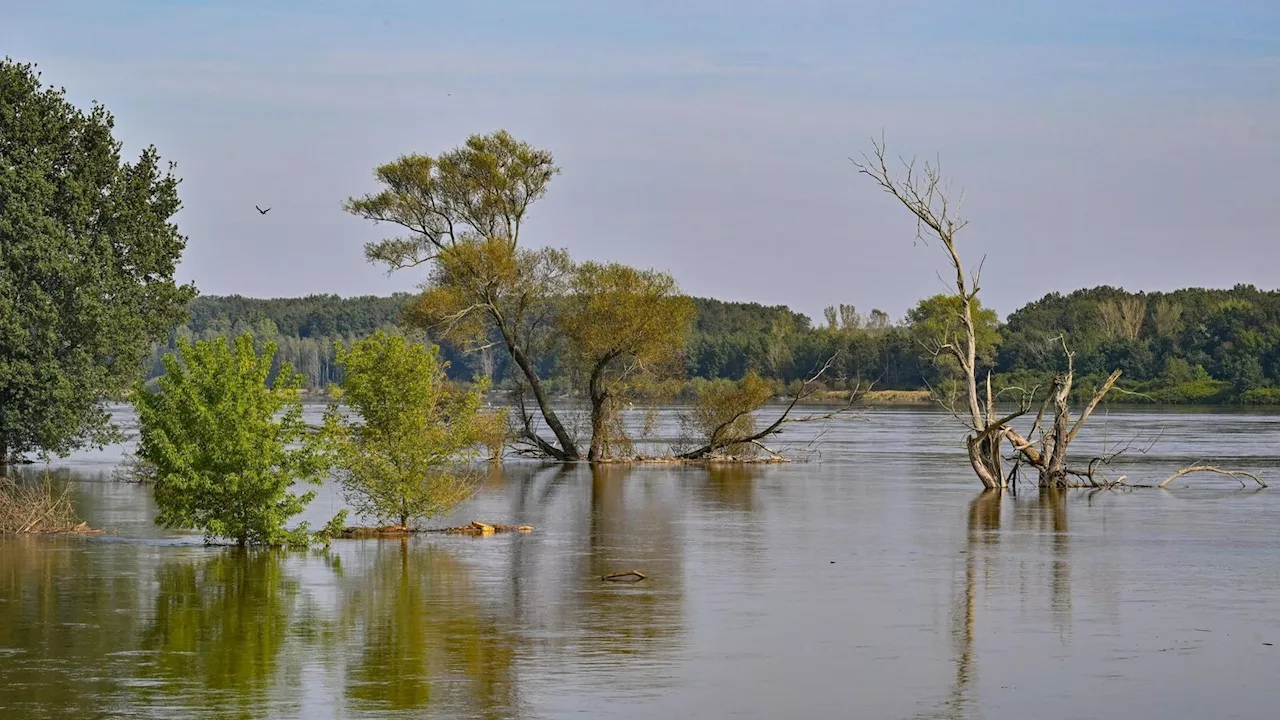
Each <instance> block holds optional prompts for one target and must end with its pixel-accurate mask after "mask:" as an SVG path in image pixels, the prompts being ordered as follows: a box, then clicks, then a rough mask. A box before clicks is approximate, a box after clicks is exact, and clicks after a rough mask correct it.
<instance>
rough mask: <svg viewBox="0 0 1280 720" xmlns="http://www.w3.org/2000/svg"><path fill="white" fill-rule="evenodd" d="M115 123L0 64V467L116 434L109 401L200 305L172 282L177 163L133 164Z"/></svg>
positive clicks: (17, 67)
mask: <svg viewBox="0 0 1280 720" xmlns="http://www.w3.org/2000/svg"><path fill="white" fill-rule="evenodd" d="M113 124H114V121H113V119H112V117H111V114H110V113H108V112H107V110H106V109H105V108H103V107H102V106H100V105H94V106H93V107H92V108H91V109H90V110H89V111H88V112H85V111H83V110H80V109H78V108H76V107H74V106H73V105H71V104H70V103H68V102H67V100H66V97H65V93H64V91H62V90H55V89H53V88H45V87H43V86H42V85H41V81H40V75H39V74H38V73H37V72H36V70H35V67H34V66H32V65H27V64H19V63H16V62H13V61H11V60H9V59H7V58H6V59H5V60H3V61H0V467H2V466H3V465H4V464H5V463H7V462H9V461H11V460H14V459H17V458H21V457H22V456H23V455H26V454H29V453H42V454H55V455H64V454H66V453H68V452H70V451H71V450H73V449H75V448H77V447H81V446H84V445H87V444H102V443H105V442H107V441H108V440H110V439H111V438H112V437H114V432H113V428H112V427H111V424H110V422H109V416H108V414H107V412H106V410H105V408H104V407H103V403H104V401H105V400H106V399H109V398H112V397H118V396H119V395H121V394H122V393H123V392H124V391H125V390H126V389H127V388H128V387H129V386H130V385H131V384H132V382H133V381H134V380H135V379H136V378H137V377H138V375H139V374H140V373H141V372H142V368H143V361H144V360H145V359H146V358H148V357H149V355H150V352H151V345H152V343H153V342H155V341H158V340H161V339H162V338H163V337H164V336H165V334H166V333H167V332H168V330H169V328H171V327H173V326H174V325H175V324H177V323H179V322H181V320H182V318H183V315H184V312H185V306H186V303H187V302H188V301H189V300H190V299H191V298H192V297H194V295H195V289H194V287H192V286H190V285H185V286H179V285H177V284H176V283H175V282H174V269H175V266H176V265H177V263H178V260H179V258H180V256H181V254H182V250H183V248H184V247H185V245H186V239H185V238H184V237H183V236H182V235H181V234H179V232H178V228H177V226H176V225H174V224H173V223H172V222H171V218H172V217H173V215H174V214H175V213H177V212H178V209H179V207H180V206H181V204H180V202H179V200H178V179H177V178H176V177H175V176H174V175H173V174H172V172H171V171H172V167H173V166H172V165H169V166H168V167H167V168H165V167H163V166H162V163H161V161H160V157H159V155H158V154H157V152H156V150H155V148H153V147H148V148H147V149H145V150H143V151H142V154H141V155H140V156H139V157H138V159H137V160H136V161H135V162H133V163H128V162H122V160H121V145H120V143H119V142H117V141H116V140H115V139H114V138H113V137H112V128H113Z"/></svg>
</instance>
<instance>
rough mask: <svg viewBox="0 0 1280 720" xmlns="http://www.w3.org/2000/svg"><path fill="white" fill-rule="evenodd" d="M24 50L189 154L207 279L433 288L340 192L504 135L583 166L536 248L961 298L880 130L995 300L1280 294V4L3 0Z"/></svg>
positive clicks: (873, 298)
mask: <svg viewBox="0 0 1280 720" xmlns="http://www.w3.org/2000/svg"><path fill="white" fill-rule="evenodd" d="M263 5H266V6H269V9H263V8H262V7H261V6H263ZM0 54H8V55H11V56H13V57H15V58H17V59H20V60H29V61H35V62H37V63H39V64H40V66H41V69H42V70H43V71H44V73H45V78H46V80H47V81H49V82H52V83H55V84H58V85H63V86H66V87H67V89H68V92H69V94H70V96H71V97H72V99H73V100H75V101H76V102H79V103H87V102H88V101H90V100H92V99H98V100H101V101H102V102H104V103H106V104H107V106H108V107H109V108H110V109H111V110H112V111H113V112H114V113H115V115H116V117H117V130H118V135H119V137H121V138H122V139H123V140H124V141H125V142H126V144H127V145H128V147H129V148H130V150H131V151H136V149H137V148H138V147H140V145H142V144H143V143H154V144H156V145H157V146H158V147H159V149H160V151H161V153H162V155H163V156H164V157H165V158H167V159H173V160H176V161H178V163H179V172H180V173H181V175H182V176H183V177H184V179H185V180H184V183H183V190H182V195H183V200H184V203H185V205H186V209H185V210H184V211H183V212H182V214H181V215H180V216H179V222H180V224H181V226H182V228H183V230H184V232H186V233H187V234H188V235H190V238H191V239H190V245H189V248H188V252H187V255H186V259H185V261H184V263H183V266H182V274H183V277H184V278H191V279H194V280H195V281H196V283H197V285H198V286H199V287H200V289H201V291H202V292H204V293H209V294H223V293H230V292H238V293H242V294H246V295H258V296H275V295H297V294H304V293H311V292H336V293H339V294H342V295H354V294H364V293H379V294H382V293H388V292H391V291H393V290H399V289H408V288H411V287H412V286H413V285H414V284H415V282H416V281H417V280H418V279H419V278H418V277H417V276H415V275H412V274H404V275H396V276H392V277H387V276H386V275H385V274H384V273H383V272H382V271H381V270H380V269H378V268H375V267H371V266H366V265H365V264H364V262H363V259H362V257H361V251H360V247H361V245H362V243H363V242H364V241H366V240H369V239H372V238H376V237H379V236H381V234H382V229H380V228H376V227H374V226H372V225H370V224H367V223H363V222H361V221H359V220H356V219H354V218H350V217H347V216H345V215H344V214H343V213H342V211H341V203H342V201H343V199H344V198H346V197H347V196H349V195H352V194H360V193H363V192H366V191H368V190H371V189H373V187H374V186H373V184H372V179H371V171H372V168H373V167H374V166H375V165H377V164H378V163H381V162H385V161H387V160H390V159H392V158H394V157H395V156H397V155H399V154H401V153H405V152H410V151H417V152H426V153H435V152H438V151H441V150H444V149H447V148H449V147H452V146H454V145H456V144H458V143H460V142H461V141H462V140H463V139H464V138H465V137H466V136H467V134H469V133H472V132H488V131H491V130H494V129H497V128H507V129H509V130H511V131H512V132H513V133H514V134H516V135H517V136H518V137H520V138H522V139H526V140H528V141H530V142H533V143H534V144H537V145H540V146H543V147H546V148H548V149H550V150H552V151H553V152H554V153H555V155H556V157H557V160H558V162H559V163H560V164H561V166H562V167H563V169H564V172H563V174H562V175H561V176H560V177H559V178H557V179H556V180H555V182H554V183H553V185H552V187H551V192H550V195H549V196H548V198H547V199H546V200H544V201H543V202H542V203H540V204H539V205H537V206H535V208H534V210H533V214H532V217H531V218H530V221H529V225H528V231H527V232H528V234H527V236H526V237H527V240H528V241H529V242H530V243H537V244H552V245H556V246H562V247H567V248H569V249H570V251H572V252H573V254H574V255H575V256H578V257H581V258H593V259H616V260H619V261H623V262H627V263H631V264H635V265H640V266H646V267H658V268H662V269H666V270H669V271H671V272H672V273H674V274H675V276H676V277H677V279H678V280H679V281H680V282H681V284H682V286H683V287H684V288H685V290H686V291H688V292H691V293H694V294H698V295H711V296H716V297H720V298H724V299H732V300H755V301H759V302H765V303H786V304H789V305H792V306H793V307H795V308H796V309H798V310H801V311H803V312H806V313H809V314H810V315H812V316H815V317H817V316H820V312H821V308H822V307H823V306H825V305H828V304H833V303H837V302H851V303H853V304H855V305H857V306H858V307H859V308H860V309H862V310H864V311H865V310H869V309H870V308H871V307H873V306H876V307H881V308H884V309H885V310H887V311H889V312H890V313H891V314H892V315H893V316H895V317H898V316H900V315H901V314H902V313H903V312H904V311H905V310H906V308H907V307H908V306H910V305H911V304H913V303H914V302H915V301H916V300H917V299H918V298H920V297H922V296H924V295H927V294H932V293H934V292H937V291H938V290H940V289H941V287H942V285H941V283H940V281H939V280H938V278H937V275H936V271H937V270H939V269H940V268H941V267H942V257H941V256H940V255H938V254H937V252H936V250H935V249H933V248H925V247H913V245H912V238H913V235H914V226H913V224H912V223H911V222H910V219H909V217H908V216H907V215H906V214H905V213H904V211H901V210H900V209H898V208H895V207H893V206H892V205H891V204H890V202H889V201H888V199H887V198H886V197H885V196H883V195H881V194H880V193H879V192H878V191H877V190H876V189H875V188H874V187H873V186H872V185H871V184H870V183H869V182H868V181H867V180H866V179H865V178H860V177H858V176H857V175H856V174H855V172H854V169H853V168H852V166H851V165H850V164H849V161H848V160H847V157H848V156H850V155H856V154H858V153H860V152H862V151H863V150H865V149H867V148H868V147H869V138H870V137H871V136H872V135H878V134H879V133H880V132H881V130H882V129H883V130H884V131H885V132H886V134H887V136H888V139H889V141H890V146H891V149H895V150H898V151H901V152H907V153H920V154H925V155H930V156H932V155H934V154H935V153H937V154H939V155H940V156H941V159H942V163H943V166H944V169H945V170H946V171H947V172H948V174H949V175H952V176H953V177H954V178H955V180H956V182H957V184H958V185H962V186H964V187H965V188H966V190H967V194H968V200H967V203H966V214H967V215H968V216H969V217H970V219H971V221H972V224H971V225H970V227H969V229H968V230H967V231H966V235H967V237H965V238H964V239H963V248H964V250H965V252H966V255H967V257H968V258H969V259H970V260H971V261H973V262H975V263H976V262H977V260H978V259H979V258H980V257H981V256H982V255H983V254H986V255H987V256H988V258H987V262H986V271H985V282H984V286H985V288H984V289H985V297H986V300H987V302H988V304H990V305H992V306H994V307H996V308H997V309H998V310H1000V311H1001V312H1002V313H1007V312H1008V311H1010V310H1012V309H1014V308H1016V307H1018V306H1019V305H1021V304H1022V303H1024V302H1026V301H1028V300H1030V299H1033V298H1036V297H1039V296H1041V295H1043V294H1044V293H1045V292H1048V291H1052V290H1063V291H1066V290H1071V289H1074V288H1076V287H1080V286H1084V285H1096V284H1102V283H1107V284H1114V285H1123V286H1124V287H1127V288H1130V289H1149V290H1150V289H1171V288H1174V287H1180V286H1185V285H1208V286H1224V285H1231V284H1234V283H1236V282H1247V283H1254V284H1257V285H1260V286H1263V287H1268V288H1272V287H1276V286H1280V282H1277V281H1276V279H1275V278H1277V277H1280V272H1277V270H1276V267H1277V265H1278V263H1277V261H1280V249H1277V242H1278V241H1280V238H1278V237H1277V232H1276V227H1277V226H1278V225H1280V179H1278V177H1277V174H1276V170H1275V169H1276V168H1277V167H1280V3H1276V2H1274V1H1272V2H1261V1H1252V0H1250V1H1244V0H1241V1H1238V2H1229V1H1224V2H1188V1H1187V0H1142V1H1132V2H1125V1H1123V0H1111V1H1103V0H1081V1H1077V2H1040V1H1025V0H1024V1H1023V2H1012V1H1004V2H997V1H996V0H972V1H971V2H966V3H956V2H941V1H935V2H926V1H924V0H903V1H900V2H895V3H882V2H862V1H860V0H859V1H851V2H828V1H825V0H792V1H791V2H766V1H765V0H736V1H734V2H728V1H727V0H715V1H704V2H699V1H697V0H687V1H685V2H679V3H677V2H668V1H666V0H646V1H645V2H633V3H619V2H604V1H602V0H597V1H595V2H587V1H586V0H580V1H576V2H575V1H570V0H558V1H551V2H516V1H514V0H507V1H504V2H496V1H491V2H466V3H463V2H448V3H444V2H409V1H403V0H401V1H395V2H392V1H390V0H384V1H382V2H378V1H373V2H364V3H355V2H336V1H332V0H316V1H312V2H295V1H290V2H273V3H259V2H249V1H248V0H225V1H221V2H215V1H212V0H210V1H207V2H196V1H189V2H158V1H154V0H153V1H143V0H135V1H132V2H129V1H124V2H94V1H90V0H79V1H76V2H70V1H59V0H44V1H42V2H38V3H37V2H30V1H29V0H23V1H22V2H18V1H16V0H0ZM255 203H257V204H261V205H263V206H266V205H271V206H272V207H273V208H274V209H273V210H272V212H271V213H270V214H269V215H267V216H265V217H262V216H259V215H258V214H257V213H256V212H255V211H254V210H253V205H254V204H255Z"/></svg>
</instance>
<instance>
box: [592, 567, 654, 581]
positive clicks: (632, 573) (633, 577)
mask: <svg viewBox="0 0 1280 720" xmlns="http://www.w3.org/2000/svg"><path fill="white" fill-rule="evenodd" d="M647 577H648V576H647V575H645V574H644V573H642V572H640V571H639V570H628V571H626V572H616V573H611V574H609V575H605V576H604V577H602V578H600V579H601V580H608V581H610V582H640V581H641V580H644V579H645V578H647Z"/></svg>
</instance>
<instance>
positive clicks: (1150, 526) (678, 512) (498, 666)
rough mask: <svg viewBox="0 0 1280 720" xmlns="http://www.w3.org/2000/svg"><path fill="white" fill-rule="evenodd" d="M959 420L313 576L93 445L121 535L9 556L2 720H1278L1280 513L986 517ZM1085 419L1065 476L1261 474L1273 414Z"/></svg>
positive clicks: (1207, 508)
mask: <svg viewBox="0 0 1280 720" xmlns="http://www.w3.org/2000/svg"><path fill="white" fill-rule="evenodd" d="M121 418H122V421H123V422H124V423H125V424H126V426H127V424H128V420H129V415H128V413H127V411H122V414H121ZM953 422H954V421H953V420H952V419H951V418H949V417H948V416H946V415H944V414H940V413H936V412H927V411H912V410H878V411H871V412H868V413H866V414H865V415H864V416H862V417H860V418H857V419H845V420H841V421H839V422H836V423H832V424H830V425H829V426H826V427H825V428H823V429H822V432H823V433H824V434H823V436H822V437H821V438H820V440H819V444H818V445H816V446H815V447H817V448H819V449H820V455H814V457H813V459H812V461H810V462H807V463H796V464H791V465H785V466H768V467H764V466H751V467H732V468H722V469H694V468H670V467H657V466H638V467H625V466H609V467H606V468H594V469H593V468H589V467H570V468H562V467H544V466H539V465H535V464H530V463H519V462H508V463H507V464H506V465H505V466H504V467H502V468H501V469H500V470H495V471H494V472H493V473H492V475H491V476H490V477H489V479H488V480H487V481H486V483H485V485H484V488H483V490H482V491H481V493H480V494H479V495H478V496H477V497H476V498H475V499H474V500H472V501H471V502H469V503H467V504H466V505H465V506H464V507H462V508H461V509H460V510H459V511H458V512H457V513H456V514H455V515H454V516H453V517H451V518H447V519H445V520H443V521H442V523H449V524H460V523H464V522H467V521H469V520H472V519H476V520H483V521H487V522H501V523H525V524H530V525H533V526H535V530H534V532H533V533H531V534H528V535H519V536H509V535H500V536H494V537H488V538H469V537H455V536H442V535H430V536H423V537H417V538H414V539H412V540H408V541H400V540H367V541H366V540H359V541H357V540H344V541H336V542H335V543H334V545H333V547H332V549H331V550H330V551H329V552H327V553H323V552H320V551H311V552H305V553H299V552H282V551H274V552H268V551H257V552H243V551H238V550H235V549H230V548H212V547H204V546H202V545H201V542H200V538H199V537H198V536H194V535H189V534H177V533H171V532H168V531H164V530H160V529H158V528H156V527H155V526H154V525H153V524H152V517H153V515H154V505H153V503H152V500H151V497H150V494H149V491H148V490H147V489H146V488H143V487H139V486H135V485H129V484H123V483H120V482H115V481H113V480H112V478H111V474H112V470H113V468H114V467H115V465H116V463H117V462H118V461H119V460H120V458H121V457H122V454H123V453H124V452H125V451H127V449H128V448H127V447H115V448H108V449H107V450H105V451H95V452H86V453H83V454H80V455H77V456H75V457H72V458H68V459H67V460H65V461H59V462H57V463H55V464H54V465H53V467H52V470H53V472H54V473H55V474H57V475H60V476H61V477H64V478H66V479H68V480H71V481H73V482H74V487H75V492H76V498H77V502H78V504H79V507H80V508H81V511H82V514H83V515H84V516H85V517H86V519H87V520H88V521H89V522H90V523H91V524H92V525H94V526H97V527H106V528H111V529H114V530H116V531H117V532H116V533H115V534H111V535H103V536H96V537H47V538H42V537H23V538H3V539H0V718H60V719H61V718H98V717H147V718H206V717H208V718H213V717H217V718H265V717H271V718H276V717H279V718H320V719H323V718H360V717H368V718H395V717H405V718H419V717H439V718H471V717H475V718H563V717H583V718H686V717H690V718H792V717H821V718H847V717H859V718H863V717H865V718H917V717H928V718H935V717H936V718H989V719H994V718H1011V719H1012V718H1018V719H1025V718H1157V717H1169V718H1273V717H1276V716H1277V714H1280V679H1278V676H1280V647H1277V646H1280V489H1277V488H1272V489H1267V490H1261V491H1256V490H1254V489H1252V488H1248V489H1244V490H1242V489H1240V486H1239V485H1238V484H1237V483H1234V482H1233V481H1230V480H1225V479H1220V478H1213V477H1211V476H1193V477H1189V478H1185V479H1184V481H1180V482H1179V483H1177V487H1175V488H1173V489H1171V490H1165V491H1161V490H1135V491H1131V492H1118V491H1102V492H1086V491H1071V492H1065V493H1058V492H1055V493H1041V492H1038V491H1036V490H1034V489H1023V490H1022V491H1020V492H1019V493H1018V494H1017V496H1016V497H1014V496H1011V495H1010V494H1005V495H1004V496H999V495H994V494H982V493H980V492H979V488H978V484H977V482H976V480H975V479H974V477H973V476H972V474H971V472H970V471H969V470H968V468H967V466H966V464H965V461H964V458H963V455H962V454H961V452H960V450H959V445H958V442H959V437H960V433H958V432H957V430H956V427H955V425H954V424H953ZM1093 422H1094V423H1095V424H1094V427H1093V429H1092V430H1093V432H1092V434H1091V435H1088V436H1083V435H1082V437H1081V439H1080V440H1079V441H1078V444H1079V447H1080V449H1081V450H1082V451H1084V450H1092V449H1097V448H1100V447H1102V446H1103V445H1104V444H1110V445H1111V446H1113V447H1114V445H1115V443H1119V442H1126V441H1128V440H1131V439H1134V438H1144V439H1146V440H1153V439H1157V438H1158V442H1157V443H1156V444H1155V445H1154V446H1153V447H1151V448H1150V449H1149V450H1148V451H1147V452H1146V453H1145V454H1143V453H1142V452H1139V450H1146V449H1147V443H1146V442H1145V441H1142V442H1140V443H1137V445H1138V446H1139V447H1138V449H1136V450H1134V451H1133V452H1132V453H1128V454H1126V455H1125V456H1122V459H1123V460H1125V462H1123V463H1121V464H1120V466H1119V467H1118V468H1117V469H1116V471H1115V474H1120V473H1124V474H1127V475H1128V476H1129V478H1130V479H1131V480H1135V481H1136V480H1140V479H1141V480H1148V481H1149V480H1158V479H1162V478H1163V477H1165V476H1167V475H1168V474H1169V473H1170V472H1172V470H1174V469H1177V468H1178V467H1180V466H1182V465H1185V464H1187V463H1189V462H1193V461H1197V460H1205V461H1209V460H1211V461H1214V462H1215V463H1216V464H1221V465H1231V466H1235V467H1239V468H1241V469H1246V470H1254V471H1261V472H1262V473H1264V475H1266V476H1267V477H1268V479H1273V480H1274V479H1280V474H1277V472H1276V471H1277V469H1280V457H1277V455H1280V415H1268V414H1250V413H1239V412H1236V413H1203V412H1201V413H1172V412H1168V413H1166V412H1149V411H1148V412H1134V411H1125V412H1118V411H1112V412H1111V413H1110V414H1109V415H1107V416H1106V417H1101V416H1099V417H1097V418H1095V419H1094V421H1093ZM809 439H810V438H807V437H805V436H796V437H795V438H794V441H795V442H797V443H798V445H799V446H804V445H806V444H807V441H808V440H809ZM340 507H341V502H340V500H339V498H338V496H337V495H335V494H334V493H332V492H329V491H325V492H322V493H321V495H320V496H319V498H318V499H317V500H316V502H315V503H313V505H312V507H311V509H310V510H309V511H308V513H307V516H306V519H309V520H311V521H312V523H313V525H314V524H318V523H320V522H323V521H324V520H326V519H327V518H328V517H329V516H330V515H331V514H332V513H333V512H335V511H336V510H338V509H339V508H340ZM633 568H634V569H638V570H641V571H642V572H644V573H645V574H647V575H648V576H649V579H648V580H646V581H644V582H641V583H636V584H616V583H605V582H601V580H600V578H601V576H602V575H604V574H606V573H609V572H614V571H620V570H630V569H633Z"/></svg>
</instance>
